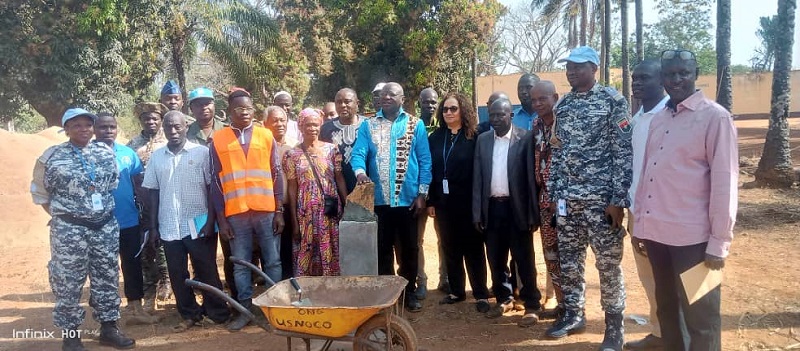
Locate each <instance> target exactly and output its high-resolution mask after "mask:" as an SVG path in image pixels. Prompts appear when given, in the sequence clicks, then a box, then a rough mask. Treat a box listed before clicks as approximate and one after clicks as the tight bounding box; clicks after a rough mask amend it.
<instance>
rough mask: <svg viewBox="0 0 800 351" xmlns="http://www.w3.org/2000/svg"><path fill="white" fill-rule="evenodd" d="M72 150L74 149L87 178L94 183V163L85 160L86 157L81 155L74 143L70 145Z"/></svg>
mask: <svg viewBox="0 0 800 351" xmlns="http://www.w3.org/2000/svg"><path fill="white" fill-rule="evenodd" d="M72 151H74V152H75V153H76V154H77V155H78V158H79V159H80V160H81V165H82V166H83V170H84V171H86V174H87V175H88V176H89V180H91V181H92V184H94V178H95V165H94V163H91V162H87V161H86V158H85V157H83V152H81V150H80V149H78V148H77V147H75V146H74V145H73V146H72Z"/></svg>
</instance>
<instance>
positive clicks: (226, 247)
mask: <svg viewBox="0 0 800 351" xmlns="http://www.w3.org/2000/svg"><path fill="white" fill-rule="evenodd" d="M219 246H220V248H222V256H223V261H222V274H224V275H225V284H227V285H228V290H230V292H231V297H232V298H233V299H234V300H237V301H238V299H237V297H238V296H239V290H237V289H236V280H235V279H234V277H233V262H231V260H230V257H231V256H232V255H233V253H232V252H231V242H230V241H228V240H225V239H222V238H220V239H219Z"/></svg>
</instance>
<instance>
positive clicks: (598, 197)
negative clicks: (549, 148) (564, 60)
mask: <svg viewBox="0 0 800 351" xmlns="http://www.w3.org/2000/svg"><path fill="white" fill-rule="evenodd" d="M554 110H555V116H556V118H555V119H556V130H555V133H556V140H551V143H552V144H553V155H552V166H551V175H550V179H549V180H548V182H547V187H548V188H549V189H550V195H551V201H553V202H556V201H557V200H559V199H561V200H566V216H562V215H559V216H558V220H557V231H558V250H559V255H560V256H559V260H560V265H561V280H562V281H561V286H562V289H563V292H564V306H565V308H566V309H567V310H571V311H574V312H576V313H578V314H579V315H582V314H583V310H584V306H585V303H586V301H585V296H584V291H585V289H586V281H585V279H584V265H585V261H586V246H587V244H588V245H590V246H591V247H592V250H593V251H594V253H595V255H596V264H595V265H596V267H597V270H598V271H599V272H600V292H601V305H602V307H603V310H604V311H605V312H607V313H615V314H616V313H622V312H623V310H624V309H625V287H624V280H623V277H622V270H621V268H620V262H621V261H622V248H623V237H624V235H625V232H624V231H623V230H612V229H611V227H610V225H609V224H608V222H607V220H606V216H605V208H606V206H608V205H615V206H619V207H628V205H629V200H628V196H627V192H628V188H629V187H630V184H631V176H632V172H631V162H632V150H631V140H630V138H631V129H632V128H631V125H630V121H629V113H628V111H629V110H628V103H627V102H626V101H625V98H623V97H622V95H620V94H619V93H618V92H617V91H616V90H614V89H613V88H609V87H603V86H601V85H600V84H595V85H594V87H592V89H590V90H589V91H586V92H576V91H571V92H569V93H567V94H566V95H564V97H563V98H562V99H561V100H560V101H559V102H558V103H557V104H556V106H555V108H554Z"/></svg>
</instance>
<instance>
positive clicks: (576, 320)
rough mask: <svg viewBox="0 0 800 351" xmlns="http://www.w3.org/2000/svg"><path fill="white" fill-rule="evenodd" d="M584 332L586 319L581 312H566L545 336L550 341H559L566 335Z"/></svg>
mask: <svg viewBox="0 0 800 351" xmlns="http://www.w3.org/2000/svg"><path fill="white" fill-rule="evenodd" d="M584 330H586V317H585V316H584V314H583V311H570V310H567V311H566V312H564V315H563V316H562V317H561V318H559V319H558V320H556V321H555V323H553V326H551V327H550V328H549V329H547V331H546V332H545V334H546V335H547V336H548V337H549V338H551V339H561V338H563V337H565V336H567V335H572V334H577V333H582V332H583V331H584Z"/></svg>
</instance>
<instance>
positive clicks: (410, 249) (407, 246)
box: [375, 206, 419, 294]
mask: <svg viewBox="0 0 800 351" xmlns="http://www.w3.org/2000/svg"><path fill="white" fill-rule="evenodd" d="M375 214H376V215H378V274H381V275H394V249H395V245H396V246H397V250H398V251H399V253H400V257H401V259H400V260H399V266H400V268H399V269H398V271H397V274H398V275H400V276H401V277H403V278H406V280H408V285H406V294H413V293H414V291H415V290H416V281H417V273H418V270H419V262H418V255H419V241H418V236H419V233H418V230H417V218H416V217H415V216H414V212H412V211H409V210H408V207H390V206H375ZM395 242H396V244H395Z"/></svg>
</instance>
